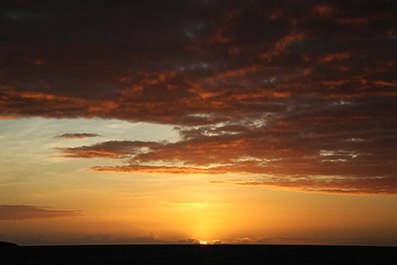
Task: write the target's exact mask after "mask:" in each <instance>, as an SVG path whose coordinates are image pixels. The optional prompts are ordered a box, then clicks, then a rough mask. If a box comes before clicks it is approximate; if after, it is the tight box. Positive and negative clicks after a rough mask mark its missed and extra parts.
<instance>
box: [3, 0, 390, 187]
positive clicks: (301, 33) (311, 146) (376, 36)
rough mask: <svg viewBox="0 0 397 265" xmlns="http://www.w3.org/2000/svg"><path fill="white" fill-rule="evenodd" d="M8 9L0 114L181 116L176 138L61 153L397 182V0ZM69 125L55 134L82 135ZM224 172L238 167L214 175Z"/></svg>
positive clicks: (291, 176)
mask: <svg viewBox="0 0 397 265" xmlns="http://www.w3.org/2000/svg"><path fill="white" fill-rule="evenodd" d="M0 7H1V8H0V9H1V10H2V11H1V14H0V20H1V23H0V41H1V46H0V53H1V61H2V63H1V69H0V114H1V117H2V118H3V119H9V118H18V117H47V118H92V117H99V118H104V119H108V118H113V119H120V120H127V121H131V122H151V123H162V124H170V125H174V126H175V129H176V130H179V132H180V136H181V139H180V141H178V142H175V143H169V142H141V141H136V140H135V139H131V141H108V142H101V143H98V144H96V145H92V146H80V147H70V148H57V150H58V151H59V152H60V153H59V155H60V156H64V157H73V158H94V157H95V158H105V159H109V158H110V159H116V160H120V164H119V166H109V167H103V166H101V167H99V166H98V167H93V168H92V170H94V171H99V172H107V171H114V172H141V173H172V174H213V175H214V181H213V182H211V183H213V184H236V185H254V186H257V185H264V186H273V187H282V188H290V189H297V190H302V191H311V192H325V193H343V194H383V195H395V194H397V176H396V172H397V162H396V161H397V159H396V156H397V105H396V104H397V89H396V88H397V74H396V73H397V71H396V70H397V49H396V47H397V23H396V21H397V16H396V11H397V2H396V1H346V0H343V1H342V0H341V1H293V0H290V1H215V0H201V1H199V0H197V1H193V0H192V1H152V0H151V1H130V2H128V3H127V1H111V2H106V3H102V2H98V1H76V2H75V1H73V3H72V2H71V1H27V2H25V1H2V3H1V4H0ZM70 136H71V137H68V136H63V135H60V136H59V137H66V138H75V137H77V138H79V137H78V136H83V133H81V132H76V133H73V134H72V133H70ZM72 136H73V137H72ZM92 136H98V135H96V134H95V133H90V135H84V137H92ZM230 173H235V174H240V175H241V174H243V175H244V176H242V178H239V179H233V177H227V176H226V177H224V176H222V177H221V176H220V175H224V174H230Z"/></svg>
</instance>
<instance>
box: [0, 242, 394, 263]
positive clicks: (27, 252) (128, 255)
mask: <svg viewBox="0 0 397 265" xmlns="http://www.w3.org/2000/svg"><path fill="white" fill-rule="evenodd" d="M0 264H3V265H8V264H10V265H11V264H12V265H15V264H26V265H28V264H40V265H43V264H59V265H64V264H82V265H88V264H97V265H101V264H120V265H121V264H212V265H217V264H239V265H242V264H265V265H267V264H348V265H350V264H360V265H363V264H389V265H396V264H397V247H368V246H299V245H292V246H288V245H206V246H205V245H95V246H87V245H84V246H19V247H12V248H11V247H7V248H1V249H0Z"/></svg>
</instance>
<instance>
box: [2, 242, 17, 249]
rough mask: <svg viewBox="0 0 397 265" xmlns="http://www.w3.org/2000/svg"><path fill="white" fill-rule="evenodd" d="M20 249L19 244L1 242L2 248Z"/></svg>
mask: <svg viewBox="0 0 397 265" xmlns="http://www.w3.org/2000/svg"><path fill="white" fill-rule="evenodd" d="M9 247H18V245H17V244H14V243H10V242H3V241H0V248H9Z"/></svg>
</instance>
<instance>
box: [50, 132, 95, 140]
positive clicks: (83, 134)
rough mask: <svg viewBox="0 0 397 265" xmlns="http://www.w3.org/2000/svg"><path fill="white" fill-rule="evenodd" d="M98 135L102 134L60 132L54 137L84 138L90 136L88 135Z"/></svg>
mask: <svg viewBox="0 0 397 265" xmlns="http://www.w3.org/2000/svg"><path fill="white" fill-rule="evenodd" d="M98 136H102V135H100V134H97V133H64V134H60V135H56V136H54V138H57V139H65V138H66V139H84V138H88V137H98Z"/></svg>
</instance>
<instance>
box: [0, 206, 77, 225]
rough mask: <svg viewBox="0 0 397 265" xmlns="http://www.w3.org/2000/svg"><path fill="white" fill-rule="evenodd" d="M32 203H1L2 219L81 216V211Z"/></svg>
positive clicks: (0, 215)
mask: <svg viewBox="0 0 397 265" xmlns="http://www.w3.org/2000/svg"><path fill="white" fill-rule="evenodd" d="M46 208H47V207H39V206H30V205H0V221H8V220H12V221H17V220H29V219H48V218H57V217H75V216H81V215H82V213H81V211H57V210H50V209H46Z"/></svg>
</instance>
